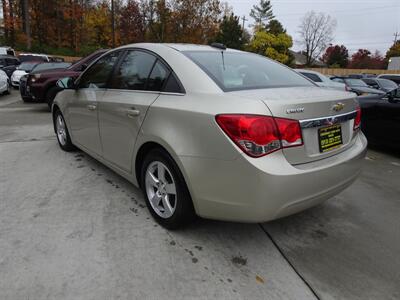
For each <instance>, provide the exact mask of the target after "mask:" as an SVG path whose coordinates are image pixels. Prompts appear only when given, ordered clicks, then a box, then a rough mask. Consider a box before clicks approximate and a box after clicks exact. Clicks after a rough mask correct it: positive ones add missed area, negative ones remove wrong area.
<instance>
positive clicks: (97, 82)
mask: <svg viewBox="0 0 400 300" xmlns="http://www.w3.org/2000/svg"><path fill="white" fill-rule="evenodd" d="M119 54H120V52H113V53H110V54H108V55H106V56H104V57H102V58H100V59H99V60H98V61H97V62H96V63H95V64H94V65H93V66H91V67H90V69H88V70H87V71H86V72H85V73H83V74H82V77H81V79H80V82H79V87H80V88H89V87H93V88H105V87H106V85H107V81H108V78H109V76H110V74H111V72H112V70H113V67H114V65H115V63H116V62H117V60H118V56H119Z"/></svg>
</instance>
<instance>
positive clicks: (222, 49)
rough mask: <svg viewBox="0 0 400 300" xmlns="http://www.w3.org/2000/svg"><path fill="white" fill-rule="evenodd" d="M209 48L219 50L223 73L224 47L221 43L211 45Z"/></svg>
mask: <svg viewBox="0 0 400 300" xmlns="http://www.w3.org/2000/svg"><path fill="white" fill-rule="evenodd" d="M211 47H213V48H217V49H221V55H222V67H223V68H224V71H225V58H224V50H226V46H225V45H224V44H221V43H211Z"/></svg>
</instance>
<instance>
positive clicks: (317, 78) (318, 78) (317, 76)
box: [296, 69, 346, 91]
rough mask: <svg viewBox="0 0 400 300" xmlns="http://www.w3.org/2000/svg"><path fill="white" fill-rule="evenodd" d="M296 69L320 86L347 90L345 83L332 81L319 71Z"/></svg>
mask: <svg viewBox="0 0 400 300" xmlns="http://www.w3.org/2000/svg"><path fill="white" fill-rule="evenodd" d="M296 71H297V72H299V73H300V74H301V75H303V76H306V77H307V78H308V79H311V80H312V81H314V82H315V84H316V85H318V86H320V87H324V88H328V89H334V90H339V91H345V90H346V85H345V84H343V83H340V82H335V81H332V80H330V79H329V78H328V77H327V76H325V75H324V74H321V73H319V72H316V71H311V70H303V69H296Z"/></svg>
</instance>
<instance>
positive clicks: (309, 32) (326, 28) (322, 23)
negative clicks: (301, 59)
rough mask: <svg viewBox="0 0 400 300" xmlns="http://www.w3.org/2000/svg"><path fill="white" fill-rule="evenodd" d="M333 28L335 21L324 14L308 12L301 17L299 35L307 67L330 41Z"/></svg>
mask: <svg viewBox="0 0 400 300" xmlns="http://www.w3.org/2000/svg"><path fill="white" fill-rule="evenodd" d="M335 27H336V21H335V20H334V19H332V18H331V17H330V16H329V15H325V14H324V13H319V14H317V13H316V12H314V11H310V12H308V13H307V14H306V15H305V16H304V17H303V19H302V21H301V25H300V27H299V28H300V30H299V33H300V36H301V40H300V44H302V45H303V47H304V52H305V55H306V65H307V66H311V65H312V64H313V63H314V61H315V60H316V59H317V58H318V57H319V56H320V54H321V53H322V51H324V50H325V48H326V47H327V45H328V44H329V43H330V42H331V41H332V39H333V31H334V29H335Z"/></svg>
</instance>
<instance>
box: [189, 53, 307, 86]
mask: <svg viewBox="0 0 400 300" xmlns="http://www.w3.org/2000/svg"><path fill="white" fill-rule="evenodd" d="M183 53H184V54H185V55H186V56H187V57H189V58H190V59H191V60H192V61H194V62H195V63H196V64H197V65H198V66H199V67H200V68H202V69H203V70H204V71H205V72H206V73H207V74H208V75H209V76H210V77H211V78H212V79H213V80H214V81H215V83H216V84H218V85H219V87H220V88H221V89H222V90H224V91H237V90H247V89H262V88H275V87H292V86H314V85H313V83H311V82H310V81H309V80H307V79H305V78H304V77H303V76H301V75H299V74H298V73H296V72H295V71H293V70H291V69H289V68H287V67H285V66H283V65H281V64H279V63H276V62H274V61H272V60H270V59H267V58H265V57H262V56H260V55H257V54H252V53H245V52H237V53H235V52H225V51H221V52H219V51H184V52H183Z"/></svg>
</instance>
